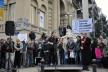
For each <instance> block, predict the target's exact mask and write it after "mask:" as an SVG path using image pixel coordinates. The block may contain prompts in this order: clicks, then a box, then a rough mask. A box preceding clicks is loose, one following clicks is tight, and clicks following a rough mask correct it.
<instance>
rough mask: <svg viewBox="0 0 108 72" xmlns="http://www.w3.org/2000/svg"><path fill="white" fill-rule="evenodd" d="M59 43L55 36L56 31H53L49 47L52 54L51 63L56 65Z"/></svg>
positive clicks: (49, 39)
mask: <svg viewBox="0 0 108 72" xmlns="http://www.w3.org/2000/svg"><path fill="white" fill-rule="evenodd" d="M57 43H58V38H57V37H56V36H55V32H52V33H51V37H49V38H48V47H49V54H50V62H49V63H50V64H51V65H52V64H53V65H55V64H57V51H56V49H57Z"/></svg>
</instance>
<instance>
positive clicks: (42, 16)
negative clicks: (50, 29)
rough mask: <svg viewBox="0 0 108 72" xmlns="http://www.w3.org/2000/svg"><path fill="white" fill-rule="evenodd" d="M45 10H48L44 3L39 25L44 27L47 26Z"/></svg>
mask: <svg viewBox="0 0 108 72" xmlns="http://www.w3.org/2000/svg"><path fill="white" fill-rule="evenodd" d="M45 12H46V7H45V5H42V6H41V10H40V17H39V19H40V24H39V26H40V27H42V28H44V27H45Z"/></svg>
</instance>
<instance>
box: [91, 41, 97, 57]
mask: <svg viewBox="0 0 108 72" xmlns="http://www.w3.org/2000/svg"><path fill="white" fill-rule="evenodd" d="M97 45H98V40H97V39H94V40H93V43H92V44H91V50H92V59H96V55H95V48H96V47H97Z"/></svg>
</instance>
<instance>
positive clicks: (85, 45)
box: [81, 33, 91, 71]
mask: <svg viewBox="0 0 108 72" xmlns="http://www.w3.org/2000/svg"><path fill="white" fill-rule="evenodd" d="M81 43H82V47H81V53H82V64H83V70H87V71H88V70H89V69H88V65H89V64H90V63H91V49H90V45H91V39H90V38H89V37H87V34H86V33H85V34H84V36H83V38H82V40H81Z"/></svg>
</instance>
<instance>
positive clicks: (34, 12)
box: [31, 5, 36, 24]
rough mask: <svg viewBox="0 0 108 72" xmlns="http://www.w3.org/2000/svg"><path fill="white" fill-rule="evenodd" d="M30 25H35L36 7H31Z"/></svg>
mask: <svg viewBox="0 0 108 72" xmlns="http://www.w3.org/2000/svg"><path fill="white" fill-rule="evenodd" d="M31 23H32V24H35V23H36V7H34V6H32V5H31Z"/></svg>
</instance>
